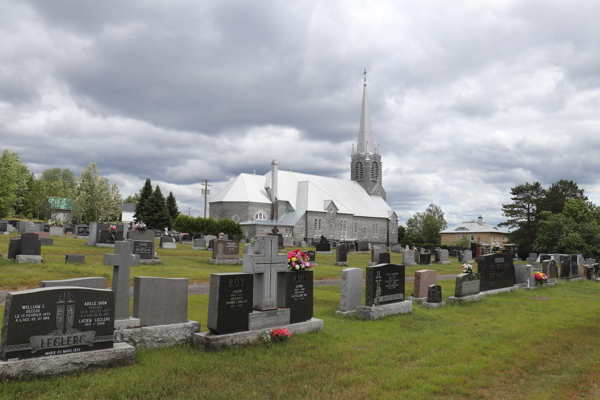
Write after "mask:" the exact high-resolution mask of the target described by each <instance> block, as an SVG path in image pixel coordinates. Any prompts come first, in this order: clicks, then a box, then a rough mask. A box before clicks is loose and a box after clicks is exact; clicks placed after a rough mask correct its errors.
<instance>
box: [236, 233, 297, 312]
mask: <svg viewBox="0 0 600 400" xmlns="http://www.w3.org/2000/svg"><path fill="white" fill-rule="evenodd" d="M277 250H278V248H277V237H276V236H258V237H257V238H256V243H255V244H254V245H251V246H250V252H249V253H247V254H244V272H246V273H252V274H254V290H253V291H254V299H253V305H254V308H255V309H257V310H262V311H267V310H273V309H275V308H276V307H277V273H279V272H286V271H287V269H288V264H287V255H279V254H277Z"/></svg>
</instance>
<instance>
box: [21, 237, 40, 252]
mask: <svg viewBox="0 0 600 400" xmlns="http://www.w3.org/2000/svg"><path fill="white" fill-rule="evenodd" d="M21 254H23V255H27V256H39V255H41V254H42V242H41V241H40V238H39V236H38V234H37V233H24V234H22V235H21Z"/></svg>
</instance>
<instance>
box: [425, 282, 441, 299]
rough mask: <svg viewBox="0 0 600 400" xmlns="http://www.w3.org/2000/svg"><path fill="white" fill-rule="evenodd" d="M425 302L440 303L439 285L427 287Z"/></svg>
mask: <svg viewBox="0 0 600 400" xmlns="http://www.w3.org/2000/svg"><path fill="white" fill-rule="evenodd" d="M427 302H428V303H441V302H442V287H441V286H440V285H429V286H428V287H427Z"/></svg>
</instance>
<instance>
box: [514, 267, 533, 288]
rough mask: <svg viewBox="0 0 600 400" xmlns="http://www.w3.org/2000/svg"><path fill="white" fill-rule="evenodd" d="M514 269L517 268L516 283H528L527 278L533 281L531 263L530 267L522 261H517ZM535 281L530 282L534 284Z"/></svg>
mask: <svg viewBox="0 0 600 400" xmlns="http://www.w3.org/2000/svg"><path fill="white" fill-rule="evenodd" d="M513 266H514V269H515V283H516V284H525V285H526V284H527V280H530V281H531V271H532V268H531V265H529V268H527V267H526V265H525V264H522V263H515V264H513ZM533 283H534V282H530V284H533Z"/></svg>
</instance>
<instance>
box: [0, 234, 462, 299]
mask: <svg viewBox="0 0 600 400" xmlns="http://www.w3.org/2000/svg"><path fill="white" fill-rule="evenodd" d="M13 236H18V234H16V233H14V234H12V235H0V254H3V255H4V256H5V257H6V254H7V253H8V241H9V240H10V237H13ZM52 239H53V245H52V246H42V257H43V258H44V262H43V263H42V264H22V265H20V264H15V263H14V262H12V261H6V260H2V259H0V291H9V290H24V289H33V288H37V287H39V286H40V281H41V280H57V279H70V278H81V277H89V276H103V277H106V278H107V282H108V285H110V284H111V281H110V278H111V276H112V267H109V266H105V265H104V254H105V253H112V252H113V249H112V248H106V247H95V246H86V245H85V243H86V242H87V240H84V239H75V238H68V237H62V238H60V237H53V238H52ZM156 247H157V249H156V252H157V254H158V256H159V257H160V260H161V263H160V264H158V265H143V264H142V265H140V266H136V267H132V273H131V276H130V282H129V284H130V286H133V277H134V276H157V277H163V278H181V277H183V278H188V280H189V283H190V284H193V283H208V282H209V279H210V274H212V273H215V272H239V271H241V270H242V266H241V265H213V264H211V263H210V262H209V260H210V258H211V256H212V251H208V250H192V245H189V244H181V243H177V249H161V248H159V247H158V245H157V246H156ZM293 249H294V248H286V250H285V252H287V251H291V250H293ZM306 250H308V248H306ZM283 252H284V250H281V251H280V253H283ZM66 254H83V255H85V261H86V262H85V263H83V264H65V255H66ZM243 257H244V255H243V246H240V258H243ZM348 261H349V265H348V267H336V266H334V265H333V264H334V263H335V250H334V251H333V252H332V254H317V261H316V263H317V264H318V265H317V266H315V267H314V279H315V280H321V279H339V278H340V271H341V270H342V269H343V268H349V267H355V268H362V269H365V268H366V266H367V265H368V263H369V261H371V255H370V254H355V253H348ZM390 261H391V263H395V264H400V263H402V261H403V255H402V254H400V253H390ZM451 261H452V263H451V264H449V265H441V264H432V265H412V266H407V267H406V276H414V275H415V271H418V270H420V269H435V270H436V271H437V273H438V275H446V274H452V275H455V274H458V273H460V266H461V265H460V264H459V263H458V262H457V261H456V260H455V259H454V260H452V259H451ZM363 276H364V273H363ZM409 293H410V292H409Z"/></svg>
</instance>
